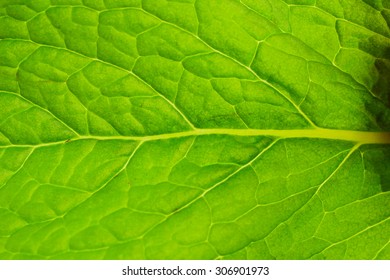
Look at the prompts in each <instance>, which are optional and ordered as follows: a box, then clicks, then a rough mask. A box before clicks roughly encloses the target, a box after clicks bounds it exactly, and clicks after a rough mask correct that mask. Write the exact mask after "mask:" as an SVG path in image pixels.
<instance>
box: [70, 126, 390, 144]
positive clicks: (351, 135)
mask: <svg viewBox="0 0 390 280" xmlns="http://www.w3.org/2000/svg"><path fill="white" fill-rule="evenodd" d="M202 135H231V136H273V137H278V138H319V139H333V140H343V141H350V142H356V143H359V144H390V132H367V131H353V130H336V129H322V128H317V129H291V130H277V129H228V128H206V129H195V130H190V131H184V132H174V133H167V134H158V135H151V136H82V137H79V138H77V139H97V140H113V139H126V140H137V141H153V140H163V139H171V138H180V137H188V136H202Z"/></svg>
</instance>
